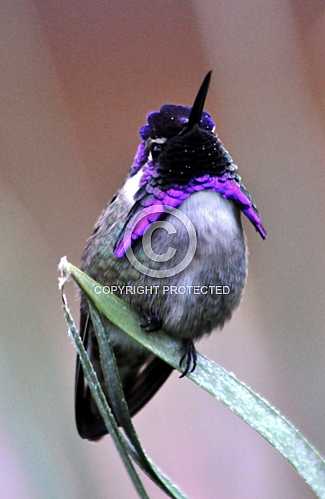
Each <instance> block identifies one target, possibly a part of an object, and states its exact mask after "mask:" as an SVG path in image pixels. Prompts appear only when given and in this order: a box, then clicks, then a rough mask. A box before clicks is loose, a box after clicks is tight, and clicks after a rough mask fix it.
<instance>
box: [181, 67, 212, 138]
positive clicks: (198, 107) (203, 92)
mask: <svg viewBox="0 0 325 499" xmlns="http://www.w3.org/2000/svg"><path fill="white" fill-rule="evenodd" d="M211 74H212V71H209V72H208V73H207V75H206V76H205V78H204V80H203V81H202V83H201V86H200V89H199V91H198V93H197V95H196V97H195V100H194V103H193V106H192V110H191V114H190V117H189V119H188V123H187V124H186V127H185V128H186V131H189V130H191V128H193V127H194V126H195V125H198V124H199V123H200V119H201V116H202V112H203V107H204V103H205V99H206V96H207V94H208V90H209V85H210V80H211ZM184 131H185V130H184Z"/></svg>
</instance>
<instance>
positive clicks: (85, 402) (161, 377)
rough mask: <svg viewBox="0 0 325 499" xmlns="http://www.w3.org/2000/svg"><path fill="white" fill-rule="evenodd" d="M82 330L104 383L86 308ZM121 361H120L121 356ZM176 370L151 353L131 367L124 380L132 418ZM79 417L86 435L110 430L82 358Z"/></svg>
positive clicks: (77, 388)
mask: <svg viewBox="0 0 325 499" xmlns="http://www.w3.org/2000/svg"><path fill="white" fill-rule="evenodd" d="M80 331H83V343H84V346H85V348H86V350H87V352H88V355H89V356H90V360H91V361H92V364H93V366H94V368H95V371H96V373H97V376H98V379H99V380H100V382H101V384H102V386H104V381H103V374H102V371H101V367H100V361H99V351H98V346H97V341H96V338H95V334H94V331H93V326H92V323H91V319H90V317H89V314H88V313H85V312H83V311H82V312H81V318H80ZM117 360H118V362H119V361H120V359H119V358H117ZM119 364H121V362H119ZM172 371H173V368H172V367H171V366H169V365H168V364H166V363H165V362H163V361H162V360H160V359H159V358H158V357H155V356H154V355H150V357H149V359H148V360H147V362H146V363H145V364H144V365H143V362H139V363H138V365H135V366H134V367H133V369H130V368H129V373H128V376H127V377H124V378H123V379H122V382H123V390H124V395H125V399H126V401H127V404H128V407H129V412H130V415H131V417H132V416H134V415H135V414H136V413H137V412H138V411H139V410H140V409H142V407H143V406H144V405H145V404H146V403H147V402H148V401H149V400H150V399H151V397H153V395H154V394H155V393H156V392H157V391H158V390H159V388H160V387H161V385H162V384H163V383H164V382H165V381H166V379H167V378H168V376H169V375H170V374H171V372H172ZM105 391H106V390H105ZM106 396H107V391H106ZM75 417H76V425H77V429H78V433H79V435H80V436H81V437H82V438H87V439H88V440H98V439H99V438H100V437H102V436H104V435H105V434H106V433H108V432H107V429H106V426H105V424H104V421H103V419H102V418H101V416H100V414H99V411H98V409H97V407H96V404H95V402H94V401H93V398H92V396H91V393H90V389H89V387H88V385H87V382H86V381H85V378H84V374H83V371H82V367H81V364H80V360H79V357H78V358H77V363H76V382H75Z"/></svg>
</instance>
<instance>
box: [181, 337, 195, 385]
mask: <svg viewBox="0 0 325 499" xmlns="http://www.w3.org/2000/svg"><path fill="white" fill-rule="evenodd" d="M183 347H184V354H183V355H182V357H181V360H180V361H179V367H182V366H183V363H184V361H185V369H184V371H183V372H182V374H181V375H180V378H184V376H186V375H187V374H188V373H192V372H193V371H194V370H195V368H196V364H197V353H196V349H195V346H194V343H193V341H192V340H184V341H183Z"/></svg>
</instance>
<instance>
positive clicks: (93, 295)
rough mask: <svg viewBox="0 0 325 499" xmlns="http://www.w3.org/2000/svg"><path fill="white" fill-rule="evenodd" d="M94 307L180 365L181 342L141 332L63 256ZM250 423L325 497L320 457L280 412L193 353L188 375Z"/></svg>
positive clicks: (123, 307) (125, 309)
mask: <svg viewBox="0 0 325 499" xmlns="http://www.w3.org/2000/svg"><path fill="white" fill-rule="evenodd" d="M62 265H63V266H64V268H65V269H66V271H67V272H68V273H71V275H72V277H73V278H74V280H75V281H76V282H77V283H78V285H79V286H80V287H81V288H82V289H83V291H84V292H85V293H86V295H87V296H88V297H89V298H90V299H91V301H92V302H93V303H94V305H95V307H96V308H97V310H98V311H99V312H101V313H102V314H103V315H104V316H105V317H107V318H108V319H109V320H110V321H111V322H113V323H114V324H115V325H117V326H118V327H120V328H121V329H122V330H123V331H125V332H126V333H127V334H129V335H130V336H131V337H132V338H133V339H134V340H136V341H138V342H139V343H140V344H141V345H143V346H144V347H146V348H147V349H148V350H150V351H151V352H152V353H154V354H155V355H157V356H158V357H160V358H161V359H163V360H164V361H165V362H167V363H168V364H170V365H171V366H173V367H174V368H175V369H177V370H180V369H179V360H180V353H181V349H180V344H179V342H177V341H175V340H173V339H171V338H169V337H168V336H166V335H165V334H164V333H163V332H161V333H159V334H158V333H157V334H154V335H146V334H145V333H144V332H143V331H142V330H141V328H140V327H139V318H138V316H137V314H136V313H135V312H134V311H133V310H132V309H131V308H130V307H129V306H128V305H127V304H126V303H125V302H124V301H123V300H121V299H120V298H118V297H117V296H115V295H112V294H105V293H104V291H103V288H102V286H101V285H100V284H98V283H97V282H96V281H94V280H93V279H92V278H91V277H89V276H87V275H86V274H85V273H83V272H82V271H81V270H79V269H78V268H77V267H75V266H73V265H72V264H70V263H69V262H67V261H64V263H63V264H62ZM187 377H188V378H189V379H191V380H192V381H193V382H194V383H196V384H197V385H198V386H200V387H201V388H203V389H204V390H206V391H207V392H208V393H210V394H211V395H212V396H213V397H215V398H216V399H217V400H219V401H221V402H222V403H223V404H224V405H226V406H227V407H229V408H230V409H231V410H232V412H233V413H235V414H237V415H238V416H240V417H241V418H242V419H243V420H244V421H245V422H246V423H247V424H249V425H250V426H251V427H252V428H254V429H255V430H256V431H257V432H258V433H259V434H260V435H261V436H262V437H263V438H265V440H267V441H268V442H269V443H270V444H271V445H272V446H273V447H274V448H275V449H277V450H278V451H279V452H280V453H281V454H282V456H283V457H284V458H285V459H286V460H287V461H288V462H289V463H290V464H291V465H292V466H293V468H294V469H295V470H296V471H297V473H298V474H299V475H300V476H301V477H302V478H303V479H304V480H305V482H306V483H307V484H308V485H309V486H310V488H311V489H312V490H313V491H314V493H315V494H316V496H317V497H319V498H320V499H325V460H324V458H323V457H322V456H321V455H320V454H319V452H318V451H317V450H316V449H315V448H314V447H313V446H312V445H311V444H310V443H309V442H308V440H307V439H306V438H305V437H304V436H303V435H302V434H301V433H300V432H299V431H298V430H297V428H295V426H294V425H293V424H292V423H291V422H290V421H288V420H287V419H286V418H285V417H284V416H282V415H281V414H280V412H279V411H278V410H277V409H275V408H274V407H272V406H271V405H270V404H269V403H268V402H267V401H266V400H265V399H264V398H262V397H260V396H259V395H258V394H257V393H255V392H254V391H253V390H252V389H251V388H249V387H248V386H247V385H245V384H244V383H242V382H241V381H239V380H238V379H237V378H236V377H235V376H234V375H233V374H231V373H228V372H227V371H226V370H225V369H223V368H222V367H220V366H218V365H217V364H216V363H215V362H212V361H210V360H208V359H207V358H206V357H204V356H202V355H200V354H198V361H197V367H196V369H195V371H194V372H193V373H191V374H188V376H187Z"/></svg>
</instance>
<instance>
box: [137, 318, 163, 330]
mask: <svg viewBox="0 0 325 499" xmlns="http://www.w3.org/2000/svg"><path fill="white" fill-rule="evenodd" d="M140 327H141V328H142V329H143V330H144V331H145V332H146V333H153V332H154V331H159V329H161V328H162V320H161V319H158V317H156V316H150V315H148V316H147V317H146V318H144V319H143V321H142V322H140Z"/></svg>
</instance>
